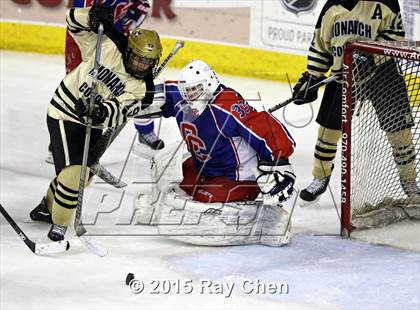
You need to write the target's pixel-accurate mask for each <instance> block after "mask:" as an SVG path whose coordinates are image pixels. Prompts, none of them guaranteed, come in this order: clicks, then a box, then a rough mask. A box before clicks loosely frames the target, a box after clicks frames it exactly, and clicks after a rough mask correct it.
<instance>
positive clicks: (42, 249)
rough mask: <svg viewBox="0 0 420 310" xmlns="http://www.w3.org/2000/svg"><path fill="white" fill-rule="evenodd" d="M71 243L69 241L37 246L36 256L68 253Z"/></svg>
mask: <svg viewBox="0 0 420 310" xmlns="http://www.w3.org/2000/svg"><path fill="white" fill-rule="evenodd" d="M69 248H70V243H69V242H68V241H57V242H49V243H41V244H35V252H34V253H35V254H38V255H48V254H57V253H63V252H66V251H68V249H69Z"/></svg>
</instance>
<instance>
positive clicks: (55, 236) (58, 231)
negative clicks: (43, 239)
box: [48, 224, 67, 241]
mask: <svg viewBox="0 0 420 310" xmlns="http://www.w3.org/2000/svg"><path fill="white" fill-rule="evenodd" d="M66 230H67V227H66V226H60V225H56V224H52V225H51V228H50V231H49V232H48V238H50V239H51V240H52V241H61V240H64V235H65V234H66Z"/></svg>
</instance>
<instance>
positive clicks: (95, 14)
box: [89, 4, 114, 33]
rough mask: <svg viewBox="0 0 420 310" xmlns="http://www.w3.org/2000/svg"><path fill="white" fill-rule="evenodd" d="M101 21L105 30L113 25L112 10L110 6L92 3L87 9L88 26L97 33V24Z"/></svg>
mask: <svg viewBox="0 0 420 310" xmlns="http://www.w3.org/2000/svg"><path fill="white" fill-rule="evenodd" d="M100 23H102V24H103V26H104V29H105V31H109V30H110V29H112V28H113V27H114V12H113V9H112V8H111V7H110V6H102V5H96V4H94V5H93V6H92V7H91V8H90V10H89V27H90V29H91V30H92V31H93V32H95V33H98V28H99V24H100Z"/></svg>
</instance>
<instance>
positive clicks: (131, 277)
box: [125, 272, 134, 285]
mask: <svg viewBox="0 0 420 310" xmlns="http://www.w3.org/2000/svg"><path fill="white" fill-rule="evenodd" d="M133 280H134V274H132V273H131V272H130V273H129V274H127V277H126V278H125V284H126V285H130V282H131V281H133Z"/></svg>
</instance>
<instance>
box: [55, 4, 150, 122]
mask: <svg viewBox="0 0 420 310" xmlns="http://www.w3.org/2000/svg"><path fill="white" fill-rule="evenodd" d="M88 12H89V8H80V9H70V10H69V11H68V12H67V16H66V21H67V26H68V29H69V31H70V33H71V35H72V36H73V38H74V39H75V41H76V43H77V45H78V46H79V48H80V51H81V55H82V63H80V64H79V65H78V66H77V67H76V68H75V69H74V70H73V71H71V72H70V73H69V74H67V75H66V77H65V78H64V79H63V80H62V81H61V83H60V85H59V86H58V88H57V89H56V91H55V93H54V96H53V98H52V99H51V102H50V104H49V106H48V115H49V116H50V117H52V118H55V119H63V120H66V121H71V122H76V123H80V120H79V119H78V117H77V116H76V112H75V103H76V102H77V101H78V100H79V98H85V99H86V100H85V101H88V98H89V96H90V93H91V91H92V88H91V86H92V79H93V75H94V70H93V68H94V64H95V51H96V42H97V34H96V33H94V32H92V31H91V30H90V29H89V26H88ZM120 49H121V48H120ZM122 52H123V51H120V50H119V48H118V46H117V44H116V43H115V42H114V41H113V40H111V39H110V38H109V37H108V36H106V35H104V37H103V41H102V50H101V58H100V67H99V70H98V74H97V79H98V83H97V90H98V92H97V95H96V100H100V101H101V102H102V103H103V104H104V105H105V107H106V108H107V112H108V113H107V118H106V120H105V122H104V125H103V126H102V127H114V126H117V125H120V124H122V123H124V122H126V121H127V120H128V119H129V118H131V117H132V116H134V115H135V114H137V113H138V112H139V111H140V110H141V99H143V97H144V95H145V91H146V88H145V84H144V82H143V81H142V80H139V79H136V78H134V77H133V76H131V75H130V74H128V73H127V72H126V71H125V67H124V63H123V57H122ZM102 127H97V128H102Z"/></svg>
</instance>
